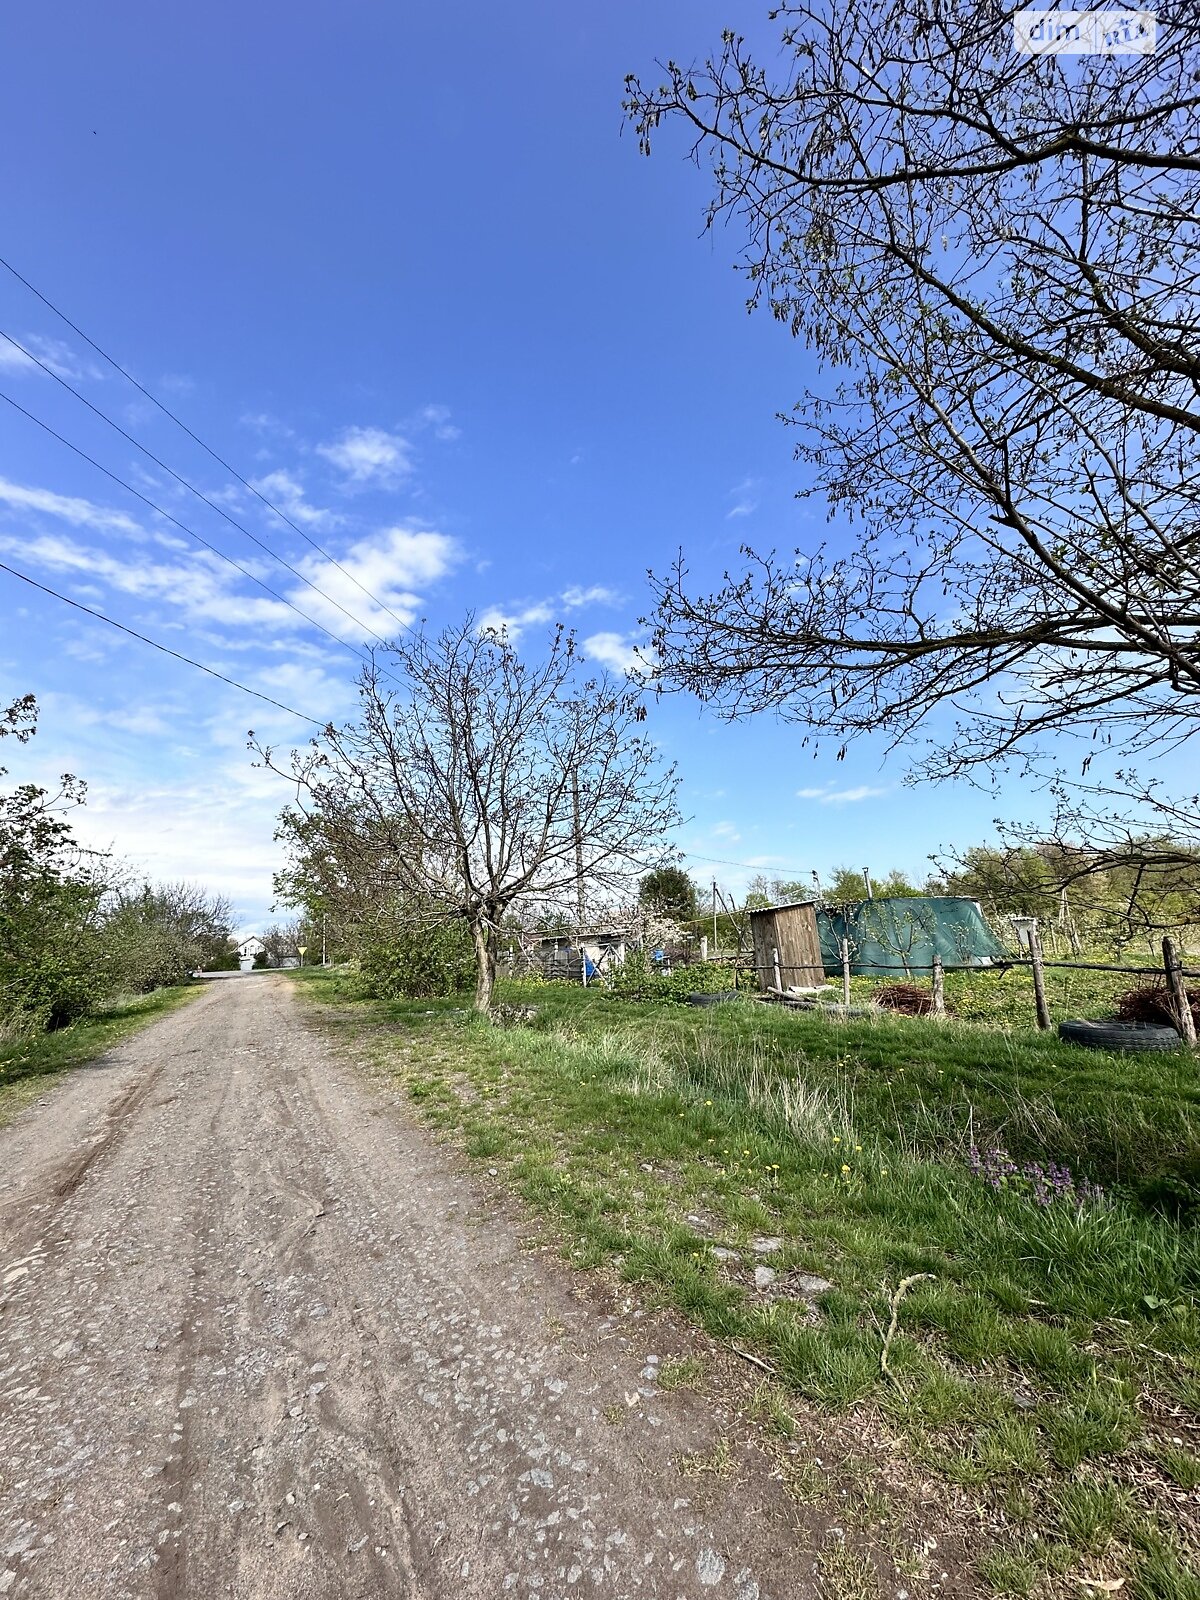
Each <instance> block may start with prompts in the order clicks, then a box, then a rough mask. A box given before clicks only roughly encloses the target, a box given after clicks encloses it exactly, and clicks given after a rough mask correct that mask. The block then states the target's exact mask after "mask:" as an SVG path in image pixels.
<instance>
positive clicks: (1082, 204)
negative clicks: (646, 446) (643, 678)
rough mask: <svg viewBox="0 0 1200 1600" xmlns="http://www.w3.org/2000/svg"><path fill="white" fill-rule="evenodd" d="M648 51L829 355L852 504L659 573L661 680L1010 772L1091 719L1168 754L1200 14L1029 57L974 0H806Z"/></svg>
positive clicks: (1192, 336)
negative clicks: (730, 562) (757, 49)
mask: <svg viewBox="0 0 1200 1600" xmlns="http://www.w3.org/2000/svg"><path fill="white" fill-rule="evenodd" d="M773 15H776V16H778V17H779V18H780V20H781V26H782V30H783V33H782V40H783V50H782V54H781V55H780V56H779V57H778V58H772V60H771V62H770V64H769V65H766V66H764V65H762V64H760V63H759V62H758V61H756V60H755V59H753V57H752V56H751V54H750V52H749V50H748V48H747V46H746V44H745V41H744V40H743V39H742V38H740V37H738V36H737V35H735V34H731V33H727V34H726V35H725V36H724V38H723V41H722V43H721V47H720V49H719V50H718V51H717V53H716V54H715V55H714V56H713V57H712V58H711V59H710V60H709V61H708V62H707V63H705V64H704V65H703V66H698V67H695V68H692V67H684V66H679V65H676V64H674V63H668V64H667V66H666V68H665V69H664V73H663V81H662V82H661V83H660V84H658V85H656V86H653V87H650V86H646V85H644V84H643V83H642V82H641V81H640V80H639V79H638V78H636V77H634V78H631V79H630V80H628V85H627V102H626V104H627V111H628V114H629V116H630V117H631V119H632V120H633V122H634V123H635V125H636V127H637V130H638V134H639V138H640V141H641V146H642V148H643V149H644V150H645V151H646V152H647V153H648V152H649V150H650V148H651V144H652V142H653V141H654V140H655V139H656V137H657V135H658V132H659V130H660V129H661V128H663V127H664V126H671V125H673V126H676V127H678V128H679V129H680V130H681V131H683V132H684V133H685V134H686V135H687V136H688V137H689V138H690V140H691V149H692V154H693V156H694V157H695V159H696V160H697V161H698V162H700V163H706V164H708V165H709V166H710V168H711V171H712V175H713V183H714V191H715V192H714V196H713V199H712V201H711V204H710V207H709V211H708V223H709V226H710V227H713V226H715V225H716V224H717V223H719V222H724V223H729V224H731V225H732V226H733V228H734V230H735V233H736V234H737V235H738V236H740V238H741V240H742V244H743V253H742V262H743V265H744V267H745V270H746V273H747V276H748V280H749V293H750V303H751V304H752V305H763V306H765V307H766V308H768V309H769V311H770V313H771V314H772V315H773V316H774V317H775V318H777V319H778V320H779V321H780V322H781V323H782V324H783V326H784V327H785V328H786V329H787V330H788V331H790V333H791V334H792V335H793V336H794V337H796V338H797V339H799V340H801V341H803V342H804V343H805V344H806V345H807V346H808V348H809V349H810V350H811V351H812V352H814V354H815V355H816V357H817V358H818V362H819V365H820V368H821V370H822V371H823V373H824V375H825V377H824V381H823V382H822V383H821V384H820V385H819V386H818V387H816V388H815V389H814V390H812V391H810V392H808V393H806V394H805V395H803V396H802V397H801V399H800V400H799V403H798V404H797V406H796V410H795V413H794V418H793V420H794V422H795V424H796V425H797V426H798V428H799V429H800V430H801V440H800V445H799V450H798V453H799V455H800V456H801V457H802V459H803V460H804V461H805V462H806V463H807V465H808V467H809V468H810V482H809V483H808V485H807V486H806V489H805V492H806V493H812V494H816V495H819V496H822V497H824V499H825V500H826V502H827V505H828V506H829V508H830V510H831V513H832V514H833V515H834V516H838V517H841V518H842V519H843V522H844V525H845V526H846V527H848V528H849V529H850V530H851V531H850V532H849V533H848V534H847V533H845V532H843V534H842V535H840V536H839V538H838V541H837V543H836V545H835V546H834V547H832V548H831V547H830V546H829V545H826V544H820V543H816V542H814V543H812V544H810V545H807V546H805V547H804V548H802V549H798V550H786V551H782V552H778V551H772V550H755V549H751V548H747V549H745V550H744V552H743V556H744V565H743V566H742V567H741V568H739V569H738V570H735V571H732V572H727V573H726V575H725V578H724V581H723V583H722V584H721V585H720V586H718V587H717V588H715V589H714V590H712V591H711V592H709V593H703V592H700V593H697V592H696V590H695V586H694V585H693V583H692V580H691V576H690V573H689V570H688V566H687V562H686V559H685V558H684V557H682V556H681V557H680V559H679V561H678V562H677V564H676V565H675V567H674V568H673V569H672V570H671V571H669V572H666V573H663V574H660V575H658V576H656V577H655V578H654V579H653V583H654V589H655V595H656V603H657V611H656V615H655V618H654V621H655V634H656V638H655V643H656V648H657V652H658V657H659V661H660V666H659V683H660V685H662V686H664V687H667V688H682V689H686V690H690V691H692V692H694V693H696V694H697V695H699V696H700V697H701V698H702V699H704V700H706V701H708V702H710V703H712V704H714V705H716V706H718V707H720V708H721V709H722V710H723V711H724V712H725V713H726V714H729V715H732V716H739V715H743V714H746V713H748V712H753V711H757V710H761V709H771V710H774V711H776V712H778V713H780V714H782V715H783V716H785V717H790V718H794V719H796V720H798V721H800V722H802V723H804V724H806V725H808V727H809V728H810V729H811V730H812V732H813V734H814V735H815V736H818V737H819V736H821V735H828V736H832V737H833V739H834V740H835V741H837V742H838V743H839V744H840V746H841V747H842V748H844V746H845V741H847V740H848V739H851V738H854V737H856V736H857V735H859V734H862V733H865V732H868V731H870V732H880V731H881V732H883V733H885V734H887V735H888V736H889V737H890V738H891V739H892V741H894V742H897V743H899V742H904V741H909V740H913V739H914V738H916V737H917V736H918V735H920V736H922V737H930V727H931V724H930V721H929V719H930V714H931V713H932V712H934V711H935V710H938V709H939V708H942V709H950V710H952V711H953V713H954V718H955V722H956V726H955V727H954V729H953V731H952V732H951V733H950V734H949V735H948V736H943V733H942V732H941V731H940V730H937V729H935V730H934V733H933V736H932V737H933V743H932V748H930V749H929V750H928V752H927V754H926V756H925V757H924V759H923V761H922V762H921V764H920V766H919V767H918V771H922V772H925V773H929V774H932V775H935V776H943V775H946V774H963V773H965V774H968V775H969V774H972V773H976V772H989V771H991V770H992V769H993V768H994V765H995V763H997V762H999V761H1004V760H1007V759H1008V758H1010V757H1012V756H1018V757H1022V758H1024V759H1025V760H1031V759H1037V756H1038V753H1039V752H1040V751H1043V750H1044V749H1045V746H1046V742H1047V741H1048V740H1049V741H1050V742H1053V741H1054V740H1055V739H1061V736H1063V735H1072V736H1078V737H1079V738H1081V739H1083V740H1085V741H1088V742H1089V750H1088V751H1087V752H1084V753H1082V764H1083V767H1084V769H1085V770H1086V768H1087V765H1088V763H1089V761H1090V759H1091V756H1090V749H1091V748H1103V747H1105V746H1109V745H1114V744H1115V745H1117V746H1118V747H1121V746H1123V747H1124V748H1125V749H1126V751H1128V750H1141V751H1146V750H1161V749H1164V748H1169V747H1172V746H1174V745H1176V744H1178V743H1179V742H1180V741H1181V740H1185V739H1188V738H1191V737H1192V736H1193V734H1194V732H1195V729H1196V726H1197V723H1196V714H1197V710H1198V709H1200V516H1198V511H1200V461H1198V459H1197V441H1198V433H1200V297H1198V295H1197V286H1196V277H1195V261H1196V256H1197V246H1198V244H1200V237H1198V229H1200V220H1198V219H1200V204H1198V202H1200V137H1198V135H1200V94H1197V90H1196V82H1197V75H1198V71H1200V38H1198V36H1197V34H1196V31H1195V29H1194V27H1192V26H1190V25H1186V24H1183V23H1181V24H1180V25H1179V26H1169V25H1168V26H1165V27H1164V28H1163V29H1162V31H1161V32H1160V36H1159V44H1158V49H1157V51H1156V52H1155V53H1154V54H1149V55H1138V56H1067V57H1063V56H1023V55H1018V54H1015V53H1014V51H1013V49H1012V40H1011V31H1010V30H1011V12H1010V11H1008V10H1007V9H1006V8H999V7H991V6H979V5H977V4H975V3H974V0H948V3H944V4H938V5H933V6H930V5H928V4H926V0H896V3H893V0H845V3H844V4H841V5H838V6H836V7H829V6H827V5H824V4H817V3H816V0H785V3H784V4H783V5H781V6H780V7H779V8H778V10H777V11H776V12H775V13H773Z"/></svg>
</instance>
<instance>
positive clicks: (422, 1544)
mask: <svg viewBox="0 0 1200 1600" xmlns="http://www.w3.org/2000/svg"><path fill="white" fill-rule="evenodd" d="M615 1413H616V1414H622V1415H623V1420H621V1421H615V1420H614V1414H615ZM716 1438H717V1428H716V1425H715V1424H714V1422H713V1420H712V1419H711V1417H710V1416H709V1415H708V1414H707V1411H706V1407H705V1403H704V1402H701V1401H699V1400H697V1399H696V1398H695V1397H692V1396H687V1395H680V1394H672V1395H665V1394H660V1393H659V1392H658V1390H657V1388H656V1386H655V1352H654V1350H653V1349H652V1348H651V1347H649V1346H648V1344H647V1342H646V1336H645V1334H644V1333H642V1334H641V1336H640V1338H639V1329H638V1326H637V1325H636V1324H630V1323H629V1322H627V1321H626V1322H624V1323H622V1322H620V1321H614V1320H613V1319H611V1318H606V1317H605V1316H604V1315H603V1313H602V1312H600V1311H598V1310H596V1309H594V1308H592V1307H590V1306H588V1305H586V1304H581V1303H580V1301H579V1300H578V1299H577V1298H575V1297H573V1296H572V1294H571V1293H570V1285H569V1281H568V1278H567V1275H566V1273H565V1270H564V1269H562V1268H560V1267H559V1266H558V1265H557V1264H556V1263H555V1262H553V1261H552V1260H548V1259H546V1258H544V1257H539V1256H535V1255H532V1254H531V1253H529V1252H528V1251H527V1250H525V1249H523V1248H522V1245H521V1240H520V1234H519V1230H518V1229H517V1228H516V1227H515V1226H514V1225H513V1224H512V1222H511V1221H510V1220H507V1218H506V1217H505V1216H504V1215H502V1214H497V1213H496V1212H495V1211H494V1210H489V1203H488V1199H487V1196H486V1194H484V1193H483V1192H482V1191H481V1190H479V1189H478V1188H477V1187H476V1186H475V1185H474V1183H473V1182H472V1181H471V1180H470V1179H469V1178H468V1177H466V1176H465V1175H464V1173H463V1171H462V1170H461V1164H460V1163H459V1162H458V1160H457V1158H456V1157H455V1156H454V1155H453V1154H452V1153H450V1152H448V1151H446V1150H445V1149H444V1148H443V1147H440V1146H439V1145H438V1144H437V1143H436V1142H435V1141H433V1140H432V1139H431V1138H430V1136H429V1135H428V1134H427V1133H425V1132H424V1131H422V1130H421V1129H419V1128H417V1127H414V1126H413V1125H412V1124H411V1123H410V1122H409V1121H407V1120H406V1118H405V1115H404V1112H403V1109H402V1108H399V1107H398V1106H397V1105H396V1104H395V1103H394V1101H393V1100H392V1099H390V1098H389V1097H387V1096H385V1095H384V1094H382V1093H381V1092H380V1091H379V1090H377V1089H376V1088H373V1087H372V1086H371V1085H370V1084H368V1083H367V1082H366V1081H365V1080H364V1078H363V1077H362V1076H360V1075H359V1074H358V1073H357V1072H356V1071H355V1069H354V1068H353V1066H351V1065H349V1064H347V1062H346V1061H345V1060H344V1059H342V1058H341V1057H340V1056H339V1055H338V1054H337V1052H336V1051H335V1050H334V1048H333V1047H332V1046H331V1045H330V1044H329V1043H328V1042H327V1041H326V1039H325V1038H324V1037H323V1036H322V1035H321V1034H320V1033H319V1032H317V1031H316V1030H315V1029H313V1028H312V1027H311V1026H310V1025H307V1024H306V1023H305V1021H304V1018H303V1014H302V1011H301V1008H300V1004H299V1002H298V1001H297V1000H296V998H295V995H294V993H293V991H292V989H291V986H290V984H289V983H288V981H287V980H286V979H283V978H277V977H272V976H264V977H253V978H249V977H248V978H246V979H245V980H241V981H231V982H227V983H223V984H215V985H213V986H212V987H211V988H209V989H208V990H206V991H205V993H204V994H203V995H201V996H200V997H199V998H198V999H196V1000H195V1001H193V1002H192V1003H191V1004H189V1005H188V1006H186V1007H184V1008H183V1009H182V1010H180V1011H177V1012H175V1013H172V1014H171V1015H169V1016H168V1017H166V1018H164V1019H163V1020H161V1021H159V1022H157V1023H155V1024H154V1025H153V1026H152V1027H151V1028H149V1029H147V1030H146V1031H145V1032H143V1033H141V1034H140V1035H138V1036H137V1037H136V1038H134V1039H132V1040H131V1041H129V1042H128V1043H126V1044H125V1045H123V1046H121V1047H120V1048H118V1049H117V1050H114V1051H112V1052H111V1053H110V1054H109V1055H108V1056H106V1057H104V1058H103V1059H102V1060H101V1061H100V1062H97V1063H95V1064H94V1065H93V1066H91V1067H88V1068H84V1069H82V1070H80V1071H78V1072H76V1073H74V1074H72V1075H71V1076H70V1077H68V1078H67V1079H65V1080H64V1081H63V1082H61V1083H60V1084H58V1085H57V1086H55V1087H54V1088H53V1089H52V1090H51V1091H50V1092H49V1094H48V1095H46V1096H45V1097H43V1099H42V1100H41V1101H39V1102H38V1104H37V1105H35V1106H33V1107H32V1108H30V1109H29V1110H27V1111H26V1112H25V1113H24V1114H23V1115H22V1116H21V1117H20V1118H18V1119H17V1121H16V1122H15V1123H14V1124H13V1125H12V1126H11V1127H9V1128H8V1129H6V1130H4V1131H3V1132H0V1595H5V1596H11V1597H14V1600H15V1597H17V1596H21V1597H25V1596H46V1597H53V1600H66V1597H73V1596H85V1595H86V1596H102V1597H107V1596H113V1597H122V1596H138V1597H141V1596H175V1595H180V1596H182V1595H187V1596H196V1597H205V1600H208V1597H214V1596H221V1595H234V1596H239V1597H241V1596H245V1597H250V1596H256V1597H257V1596H263V1597H266V1596H270V1597H272V1600H284V1597H289V1596H301V1595H303V1596H306V1597H314V1600H320V1597H326V1596H328V1597H334V1596H337V1597H339V1600H341V1597H355V1596H363V1597H375V1596H392V1595H396V1596H406V1597H412V1600H442V1597H445V1600H450V1597H455V1600H474V1597H479V1600H483V1597H492V1596H497V1597H499V1596H503V1595H507V1594H513V1595H516V1596H521V1597H526V1596H535V1597H537V1600H557V1597H563V1600H567V1597H572V1596H578V1595H606V1596H614V1597H620V1600H624V1597H632V1596H639V1597H640V1596H645V1597H647V1600H649V1597H660V1596H661V1597H668V1596H669V1597H670V1600H704V1597H708V1596H712V1597H714V1600H783V1597H784V1596H796V1595H798V1594H802V1593H808V1592H810V1590H809V1588H808V1584H807V1576H808V1574H809V1572H810V1571H811V1568H810V1566H809V1562H808V1560H807V1559H806V1558H803V1557H801V1556H800V1555H799V1553H798V1551H797V1550H796V1549H795V1547H794V1545H793V1541H792V1539H791V1537H790V1534H789V1527H788V1522H787V1517H786V1514H785V1512H784V1510H783V1509H782V1508H781V1506H780V1504H778V1503H774V1504H769V1503H768V1502H770V1501H771V1499H772V1496H771V1494H770V1493H766V1494H765V1496H764V1495H763V1494H760V1493H759V1492H758V1491H757V1490H753V1489H752V1486H749V1485H747V1484H746V1483H745V1482H743V1483H742V1484H741V1485H740V1486H739V1485H738V1484H737V1483H736V1481H735V1482H734V1483H733V1484H732V1485H730V1486H726V1485H724V1484H721V1485H716V1484H714V1485H713V1487H712V1488H710V1489H706V1490H704V1491H699V1492H698V1490H697V1484H696V1482H695V1481H694V1480H689V1479H686V1478H684V1477H682V1476H681V1475H680V1473H679V1470H678V1467H677V1461H678V1458H679V1455H680V1454H681V1452H684V1451H696V1450H704V1449H706V1448H708V1449H711V1447H712V1445H713V1443H714V1442H715V1440H716ZM763 1476H764V1477H765V1474H763ZM771 1487H772V1486H769V1485H768V1488H771ZM775 1500H776V1502H778V1501H781V1500H782V1495H781V1494H780V1495H778V1496H776V1497H775Z"/></svg>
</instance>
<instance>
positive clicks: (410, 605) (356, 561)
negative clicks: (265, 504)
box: [289, 528, 459, 639]
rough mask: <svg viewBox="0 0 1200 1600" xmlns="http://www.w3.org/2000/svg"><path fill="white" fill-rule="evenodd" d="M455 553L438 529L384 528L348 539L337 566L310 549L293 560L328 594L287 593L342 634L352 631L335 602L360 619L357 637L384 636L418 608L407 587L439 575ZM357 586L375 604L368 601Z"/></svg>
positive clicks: (455, 559) (453, 562)
mask: <svg viewBox="0 0 1200 1600" xmlns="http://www.w3.org/2000/svg"><path fill="white" fill-rule="evenodd" d="M458 559H459V551H458V547H457V546H456V544H455V543H454V540H453V539H450V538H448V537H447V536H446V535H445V534H443V533H434V532H433V531H431V530H429V529H411V528H384V529H382V530H381V531H380V532H379V533H375V534H370V535H368V536H367V537H366V538H363V539H359V540H357V541H356V542H355V543H354V544H352V545H351V546H350V547H349V549H348V550H346V551H345V552H344V553H343V554H340V555H339V556H338V558H337V560H338V566H337V567H335V566H333V565H331V563H330V562H328V561H326V560H324V559H323V558H322V557H321V556H319V555H316V554H313V555H311V556H306V557H305V558H304V559H303V560H302V561H301V562H300V563H299V566H300V571H301V572H303V574H304V576H305V577H306V578H308V579H309V580H310V582H312V583H315V584H317V585H318V586H319V587H320V588H321V589H322V590H323V591H324V594H325V595H326V596H328V597H329V598H328V599H324V598H322V596H321V595H317V594H314V593H313V592H312V590H311V589H295V590H293V591H292V593H291V595H290V596H289V598H291V599H293V600H295V601H296V603H297V604H298V605H303V607H304V609H305V611H307V612H308V613H309V614H310V616H314V617H316V618H317V619H318V621H320V622H324V623H325V624H326V626H328V627H330V628H332V629H333V630H334V631H335V632H341V633H343V634H345V633H347V632H349V631H353V625H352V624H351V623H350V621H349V619H348V618H347V617H346V616H345V615H344V614H343V613H342V612H341V611H340V610H339V609H338V606H339V605H341V606H344V607H345V609H346V611H348V612H349V613H350V615H351V616H352V617H354V618H356V619H357V621H358V623H359V624H360V627H359V633H360V635H361V636H362V637H364V638H365V637H366V636H367V635H368V634H370V633H372V632H373V633H377V634H380V635H381V636H382V637H383V638H385V639H386V638H390V637H391V636H392V635H394V634H395V632H396V620H395V619H396V618H397V617H398V618H399V619H400V621H401V622H403V623H405V624H411V623H412V622H413V621H415V619H416V618H417V616H418V615H419V614H420V608H421V600H420V597H419V596H418V595H417V594H416V593H414V592H413V591H414V590H416V589H419V588H424V587H425V586H426V585H428V584H431V583H435V582H436V581H437V580H438V579H439V578H442V577H444V576H445V575H446V574H447V573H448V572H449V571H450V570H451V569H452V568H453V567H454V566H455V565H456V564H457V562H458ZM339 569H340V570H339ZM356 580H357V581H356ZM360 584H361V585H362V587H361V588H360V587H359V585H360ZM363 589H366V590H368V591H369V592H370V594H371V595H374V596H375V597H376V599H377V600H378V601H379V602H380V604H376V603H374V602H373V601H372V600H371V599H370V598H369V597H368V595H367V594H364V593H363ZM331 602H337V604H333V603H331ZM388 612H392V613H394V616H389V615H388Z"/></svg>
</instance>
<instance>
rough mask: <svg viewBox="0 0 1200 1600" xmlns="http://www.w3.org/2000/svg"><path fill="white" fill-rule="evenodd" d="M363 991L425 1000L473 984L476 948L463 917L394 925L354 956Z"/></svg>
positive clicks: (384, 997) (379, 996)
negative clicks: (441, 921) (451, 919)
mask: <svg viewBox="0 0 1200 1600" xmlns="http://www.w3.org/2000/svg"><path fill="white" fill-rule="evenodd" d="M358 966H359V972H360V974H361V978H362V987H363V990H364V991H365V993H366V994H368V995H373V996H375V998H377V999H379V1000H399V999H409V1000H424V999H428V998H430V997H431V996H435V995H447V994H462V993H464V992H465V991H467V990H469V989H471V988H473V987H474V983H475V952H474V948H473V946H472V944H471V936H470V933H469V932H468V931H467V925H466V923H465V922H461V921H456V922H449V923H441V924H433V925H431V926H428V927H421V926H411V927H393V928H392V929H390V930H389V931H388V932H387V933H386V934H383V935H379V936H377V937H375V938H374V939H372V940H371V941H370V942H369V943H368V944H367V945H366V947H365V948H364V950H363V952H362V954H361V955H360V957H359V963H358Z"/></svg>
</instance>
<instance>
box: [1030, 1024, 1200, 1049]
mask: <svg viewBox="0 0 1200 1600" xmlns="http://www.w3.org/2000/svg"><path fill="white" fill-rule="evenodd" d="M1058 1037H1059V1038H1060V1039H1065V1040H1066V1041H1067V1043H1068V1044H1081V1045H1083V1046H1084V1048H1085V1049H1087V1050H1124V1051H1127V1052H1131V1053H1133V1054H1143V1053H1145V1052H1147V1051H1151V1050H1178V1049H1179V1047H1180V1045H1181V1044H1182V1043H1183V1040H1182V1039H1181V1038H1180V1037H1179V1035H1178V1033H1177V1032H1176V1031H1175V1029H1174V1028H1168V1027H1166V1026H1165V1025H1164V1024H1163V1023H1161V1022H1060V1023H1059V1025H1058Z"/></svg>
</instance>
